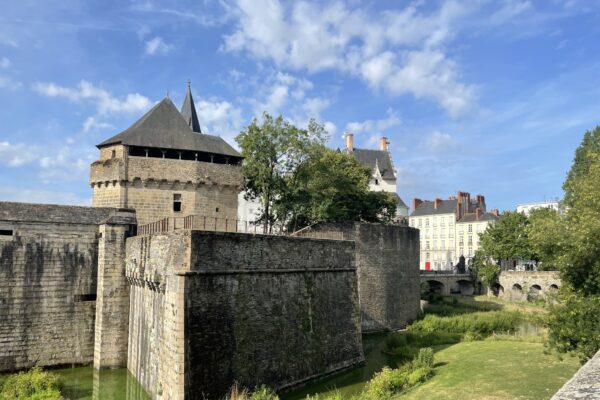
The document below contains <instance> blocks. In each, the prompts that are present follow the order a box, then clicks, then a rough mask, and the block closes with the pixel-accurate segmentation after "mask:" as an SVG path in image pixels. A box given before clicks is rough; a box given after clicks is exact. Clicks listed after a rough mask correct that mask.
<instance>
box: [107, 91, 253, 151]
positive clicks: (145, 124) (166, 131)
mask: <svg viewBox="0 0 600 400" xmlns="http://www.w3.org/2000/svg"><path fill="white" fill-rule="evenodd" d="M113 144H122V145H126V146H140V147H153V148H160V149H173V150H191V151H199V152H205V153H213V154H223V155H226V156H232V157H241V155H240V153H238V152H237V151H236V150H235V149H234V148H233V147H231V146H230V145H229V144H227V142H226V141H224V140H223V139H221V138H220V137H218V136H213V135H206V134H203V133H195V132H193V131H192V128H191V127H190V126H188V124H187V122H186V120H185V118H184V117H183V115H181V113H180V112H179V110H178V109H177V107H175V104H173V102H172V101H171V99H169V98H168V97H165V98H164V99H163V100H162V101H160V102H159V103H158V104H157V105H155V106H154V107H152V108H151V109H150V111H148V112H147V113H146V114H144V116H143V117H142V118H140V119H139V120H138V121H137V122H136V123H135V124H133V125H131V126H130V127H129V128H128V129H126V130H124V131H123V132H121V133H119V134H118V135H116V136H113V137H111V138H110V139H108V140H105V141H104V142H102V143H100V144H99V145H97V147H98V148H101V147H105V146H109V145H113Z"/></svg>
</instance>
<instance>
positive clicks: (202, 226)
mask: <svg viewBox="0 0 600 400" xmlns="http://www.w3.org/2000/svg"><path fill="white" fill-rule="evenodd" d="M180 229H186V230H195V231H211V232H232V233H250V234H254V235H273V236H296V237H304V238H313V239H330V240H342V239H343V235H342V233H341V232H335V231H325V232H318V231H314V232H311V233H310V235H302V236H298V235H295V234H294V233H293V232H290V231H287V230H285V229H282V228H281V227H273V228H271V229H270V230H268V229H265V227H264V226H263V225H260V224H257V223H256V222H253V221H245V220H240V219H231V218H219V217H211V216H205V215H188V216H186V217H169V218H163V219H161V220H158V221H155V222H151V223H149V224H145V225H140V226H138V230H137V234H138V236H141V235H154V234H158V233H166V232H172V231H175V230H180Z"/></svg>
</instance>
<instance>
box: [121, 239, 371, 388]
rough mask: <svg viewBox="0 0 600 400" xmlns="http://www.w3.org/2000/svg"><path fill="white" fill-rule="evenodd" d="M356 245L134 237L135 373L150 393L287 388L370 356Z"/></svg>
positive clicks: (130, 248) (131, 364)
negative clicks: (359, 291) (363, 323)
mask: <svg viewBox="0 0 600 400" xmlns="http://www.w3.org/2000/svg"><path fill="white" fill-rule="evenodd" d="M354 255H355V251H354V243H353V242H351V241H345V240H335V241H334V240H319V239H308V238H290V237H281V236H267V235H249V234H236V233H218V232H201V231H189V230H186V231H176V232H172V233H168V234H158V235H152V236H140V237H136V238H131V239H128V242H127V277H128V279H129V280H130V281H131V282H132V287H131V312H130V315H131V317H130V331H129V332H130V334H129V360H128V368H129V369H130V371H131V372H132V373H133V374H134V375H135V376H136V378H137V379H138V380H139V381H140V382H141V383H142V385H143V386H144V387H145V388H146V389H147V390H148V392H149V393H150V394H151V395H152V396H153V397H158V396H159V395H160V396H161V398H163V399H178V398H183V397H184V395H185V396H186V398H201V397H202V396H203V395H205V396H208V398H220V396H222V395H223V394H224V393H225V392H226V391H227V390H228V389H229V388H230V387H231V385H232V383H233V382H234V381H237V382H238V383H240V384H241V385H242V386H246V387H254V386H256V385H259V384H267V385H269V386H271V387H274V388H282V387H285V386H289V385H292V384H296V383H299V382H302V381H304V380H307V379H309V378H312V377H316V376H320V375H323V374H326V373H330V372H333V371H336V370H339V369H342V368H345V367H349V366H352V365H354V364H356V363H358V362H360V361H362V360H363V352H362V344H361V331H360V322H359V306H358V295H357V283H356V268H355V260H354Z"/></svg>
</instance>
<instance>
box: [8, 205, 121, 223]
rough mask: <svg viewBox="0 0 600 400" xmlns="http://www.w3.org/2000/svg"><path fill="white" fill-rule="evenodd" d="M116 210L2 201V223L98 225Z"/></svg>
mask: <svg viewBox="0 0 600 400" xmlns="http://www.w3.org/2000/svg"><path fill="white" fill-rule="evenodd" d="M116 210H117V209H116V208H99V207H81V206H62V205H57V204H33V203H15V202H7V201H0V221H18V222H54V223H56V222H58V223H75V224H84V225H85V224H90V225H98V224H100V223H101V222H103V221H105V220H106V219H107V218H108V217H109V216H110V215H111V214H112V213H114V212H115V211H116Z"/></svg>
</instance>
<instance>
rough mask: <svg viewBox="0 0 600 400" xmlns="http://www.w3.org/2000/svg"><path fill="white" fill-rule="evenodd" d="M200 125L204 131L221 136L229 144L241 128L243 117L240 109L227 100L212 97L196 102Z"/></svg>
mask: <svg viewBox="0 0 600 400" xmlns="http://www.w3.org/2000/svg"><path fill="white" fill-rule="evenodd" d="M196 111H197V112H198V119H199V120H200V126H201V128H202V131H203V132H204V133H209V134H213V135H219V136H222V137H223V138H225V139H226V140H227V142H228V143H229V144H232V145H233V144H234V143H235V142H234V141H233V138H234V137H235V136H236V135H237V134H238V133H240V131H241V130H242V127H243V124H244V119H243V118H242V110H241V109H240V108H238V107H236V106H234V105H233V104H231V103H229V102H228V101H222V100H217V99H213V100H212V101H208V100H200V101H199V102H197V103H196Z"/></svg>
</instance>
